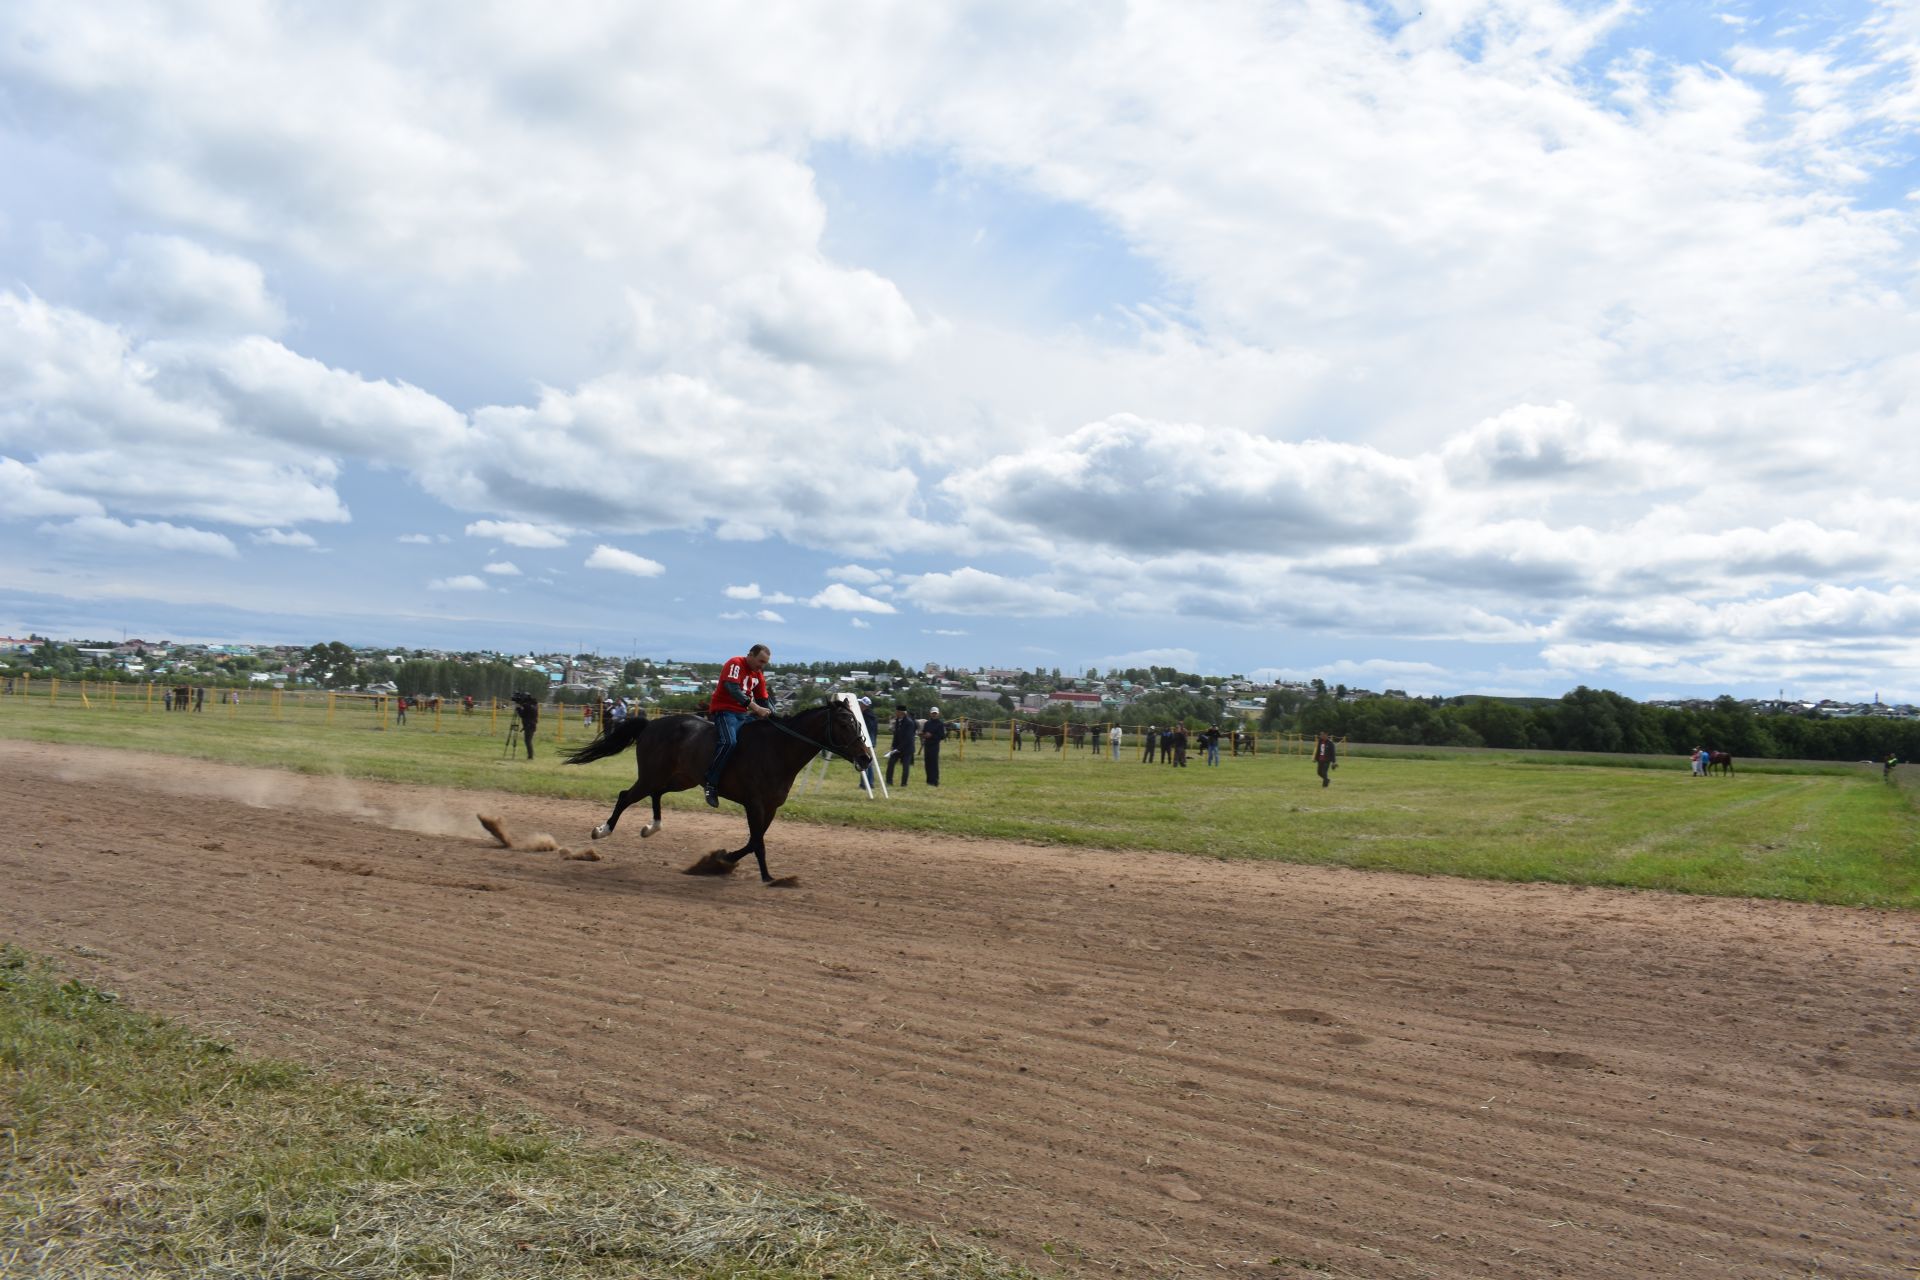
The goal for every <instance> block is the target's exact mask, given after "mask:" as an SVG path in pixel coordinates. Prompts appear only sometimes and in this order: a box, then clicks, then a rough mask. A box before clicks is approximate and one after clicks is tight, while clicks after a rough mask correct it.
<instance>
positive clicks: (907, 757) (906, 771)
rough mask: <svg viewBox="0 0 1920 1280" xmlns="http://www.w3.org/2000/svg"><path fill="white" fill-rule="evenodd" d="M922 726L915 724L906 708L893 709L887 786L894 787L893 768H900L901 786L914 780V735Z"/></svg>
mask: <svg viewBox="0 0 1920 1280" xmlns="http://www.w3.org/2000/svg"><path fill="white" fill-rule="evenodd" d="M919 728H920V726H919V725H916V724H915V723H914V722H913V717H912V716H910V715H908V714H907V709H906V708H905V707H895V708H894V709H893V749H892V750H891V751H889V752H887V785H888V786H892V785H893V766H895V765H896V764H897V765H899V766H900V785H901V786H903V787H904V786H906V785H907V783H908V782H910V781H912V779H913V735H914V734H915V733H916V732H918V730H919Z"/></svg>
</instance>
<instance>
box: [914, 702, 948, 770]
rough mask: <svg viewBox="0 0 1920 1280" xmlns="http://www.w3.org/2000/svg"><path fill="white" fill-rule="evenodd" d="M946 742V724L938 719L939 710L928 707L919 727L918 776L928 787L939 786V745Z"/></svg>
mask: <svg viewBox="0 0 1920 1280" xmlns="http://www.w3.org/2000/svg"><path fill="white" fill-rule="evenodd" d="M946 740H947V722H946V721H944V720H942V719H941V718H940V708H938V707H929V708H928V709H927V718H926V720H925V722H924V723H922V724H921V726H920V742H921V747H920V776H921V778H923V779H924V780H925V781H926V784H927V785H928V786H930V787H937V786H939V785H940V744H941V743H943V742H945V741H946Z"/></svg>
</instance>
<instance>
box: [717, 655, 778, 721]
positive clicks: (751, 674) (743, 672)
mask: <svg viewBox="0 0 1920 1280" xmlns="http://www.w3.org/2000/svg"><path fill="white" fill-rule="evenodd" d="M729 681H731V682H732V683H734V684H737V685H739V686H740V692H741V693H743V694H745V695H746V696H747V701H748V702H765V701H766V700H767V677H766V674H765V673H764V672H760V671H755V670H754V669H753V668H752V667H750V666H748V665H747V660H746V659H745V658H728V659H727V664H726V665H725V666H724V667H721V668H720V681H719V683H717V684H715V685H714V686H713V697H712V698H711V699H709V700H708V702H707V710H709V711H738V712H741V713H743V714H744V713H746V712H749V711H751V710H752V709H753V708H752V707H750V706H748V705H746V703H743V702H740V701H738V700H737V699H736V698H734V696H733V694H732V693H730V692H729V691H728V689H727V684H728V682H729Z"/></svg>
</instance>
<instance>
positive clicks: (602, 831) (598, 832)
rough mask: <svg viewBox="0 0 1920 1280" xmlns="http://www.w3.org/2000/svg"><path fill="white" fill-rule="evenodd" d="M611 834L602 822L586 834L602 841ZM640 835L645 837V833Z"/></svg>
mask: <svg viewBox="0 0 1920 1280" xmlns="http://www.w3.org/2000/svg"><path fill="white" fill-rule="evenodd" d="M612 834H613V833H612V832H611V831H608V830H607V824H606V823H604V822H603V823H601V824H600V825H599V826H597V827H595V828H594V829H593V830H592V831H590V832H589V833H588V835H589V836H590V837H591V838H592V839H595V840H604V839H606V838H607V837H608V836H610V835H612ZM640 834H641V835H645V834H646V832H644V831H642V832H641V833H640Z"/></svg>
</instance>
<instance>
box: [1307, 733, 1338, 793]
mask: <svg viewBox="0 0 1920 1280" xmlns="http://www.w3.org/2000/svg"><path fill="white" fill-rule="evenodd" d="M1338 764H1339V759H1338V753H1337V752H1336V751H1335V750H1334V748H1333V739H1332V738H1330V737H1328V736H1327V735H1326V734H1324V733H1323V734H1320V735H1319V736H1318V737H1316V738H1315V739H1314V740H1313V767H1314V768H1315V769H1316V770H1317V771H1318V772H1319V774H1320V785H1321V786H1323V787H1327V786H1332V785H1333V779H1331V778H1329V777H1328V776H1327V774H1328V771H1329V770H1331V769H1333V768H1335V767H1336V766H1337V765H1338Z"/></svg>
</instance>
